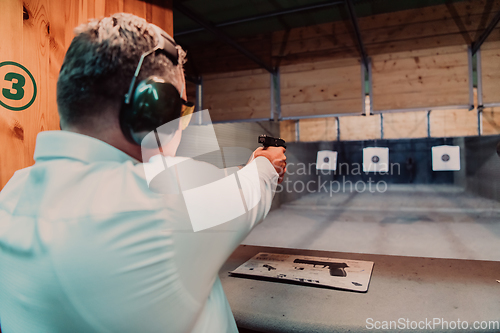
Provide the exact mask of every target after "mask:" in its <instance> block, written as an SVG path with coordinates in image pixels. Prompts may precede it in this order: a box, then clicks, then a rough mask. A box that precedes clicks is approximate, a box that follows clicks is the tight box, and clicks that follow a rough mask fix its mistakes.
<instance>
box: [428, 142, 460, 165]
mask: <svg viewBox="0 0 500 333" xmlns="http://www.w3.org/2000/svg"><path fill="white" fill-rule="evenodd" d="M459 170H460V147H459V146H435V147H432V171H459Z"/></svg>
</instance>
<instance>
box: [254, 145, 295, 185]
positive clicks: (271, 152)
mask: <svg viewBox="0 0 500 333" xmlns="http://www.w3.org/2000/svg"><path fill="white" fill-rule="evenodd" d="M285 152H286V149H285V148H283V147H267V148H262V147H259V148H257V149H256V150H255V151H254V152H253V158H256V157H259V156H263V157H265V158H267V159H268V160H269V161H270V162H271V164H272V165H273V166H274V169H275V170H276V172H277V173H278V175H279V179H278V184H280V183H281V182H282V181H283V177H284V176H285V172H286V156H285ZM253 158H250V160H252V159H253Z"/></svg>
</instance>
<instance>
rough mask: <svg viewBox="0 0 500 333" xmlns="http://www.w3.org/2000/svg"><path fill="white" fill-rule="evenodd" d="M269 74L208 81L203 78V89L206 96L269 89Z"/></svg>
mask: <svg viewBox="0 0 500 333" xmlns="http://www.w3.org/2000/svg"><path fill="white" fill-rule="evenodd" d="M270 87H271V78H270V74H269V73H266V74H258V75H247V76H234V77H231V78H220V79H210V77H208V76H207V77H204V79H203V88H204V90H205V91H206V93H207V94H210V95H212V94H223V93H230V92H236V91H245V90H256V89H270Z"/></svg>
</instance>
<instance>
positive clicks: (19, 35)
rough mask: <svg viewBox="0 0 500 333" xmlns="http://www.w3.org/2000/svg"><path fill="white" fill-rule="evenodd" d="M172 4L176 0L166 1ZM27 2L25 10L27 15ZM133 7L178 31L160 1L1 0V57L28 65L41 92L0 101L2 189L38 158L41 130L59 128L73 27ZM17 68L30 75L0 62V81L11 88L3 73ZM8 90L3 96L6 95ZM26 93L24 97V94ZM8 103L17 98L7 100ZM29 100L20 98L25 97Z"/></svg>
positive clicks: (136, 10)
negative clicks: (61, 84) (62, 77)
mask: <svg viewBox="0 0 500 333" xmlns="http://www.w3.org/2000/svg"><path fill="white" fill-rule="evenodd" d="M169 4H170V8H171V1H167V2H165V5H167V6H168V5H169ZM23 8H24V12H25V14H24V15H23ZM121 11H124V12H130V13H133V14H136V15H138V16H141V17H143V18H146V19H147V20H148V21H150V22H152V23H155V24H157V25H158V26H160V27H162V28H163V29H164V30H166V31H167V32H168V33H170V34H172V33H173V18H172V11H171V10H170V9H169V10H167V9H164V8H163V7H160V6H158V5H157V2H156V1H148V2H144V1H139V0H24V1H21V0H2V1H1V9H0V24H1V26H2V33H1V34H0V62H6V61H13V62H16V63H18V64H21V65H22V66H24V67H25V68H26V69H27V70H28V71H29V72H30V73H31V74H32V75H33V78H34V81H35V83H36V87H37V94H36V98H35V100H34V102H33V104H32V105H31V106H29V107H28V108H26V109H25V110H21V111H12V110H9V109H7V108H5V107H4V106H0V189H1V188H2V187H3V186H4V185H5V184H6V183H7V181H8V180H9V179H10V177H12V175H13V173H14V172H15V171H16V170H18V169H21V168H25V167H27V166H30V165H32V164H33V162H34V161H33V152H34V148H35V139H36V136H37V134H38V133H39V132H40V131H44V130H57V129H59V119H58V114H57V104H56V82H57V77H58V75H59V69H60V67H61V64H62V61H63V59H64V55H65V52H66V50H67V48H68V46H69V44H70V42H71V40H72V38H73V29H74V28H75V27H76V26H77V25H79V24H81V23H84V22H86V21H87V20H88V19H90V18H94V17H100V16H105V15H110V14H112V13H115V12H121ZM7 72H15V73H18V74H21V75H23V76H25V78H26V79H27V82H26V85H27V91H25V93H26V95H28V94H30V92H32V90H30V89H32V88H30V87H29V86H28V85H30V84H31V80H30V79H29V77H28V75H27V74H26V73H25V72H24V71H23V70H22V69H20V68H19V67H16V66H2V67H0V74H3V75H2V76H1V80H0V86H1V88H10V87H11V85H12V82H9V81H6V80H5V79H4V77H5V74H6V73H7ZM2 98H5V96H1V97H0V100H3V101H4V102H5V101H6V100H5V99H2ZM24 98H25V97H23V99H24ZM7 102H9V104H12V103H14V104H15V103H16V102H15V101H12V100H7ZM23 102H24V100H21V101H19V102H18V103H23Z"/></svg>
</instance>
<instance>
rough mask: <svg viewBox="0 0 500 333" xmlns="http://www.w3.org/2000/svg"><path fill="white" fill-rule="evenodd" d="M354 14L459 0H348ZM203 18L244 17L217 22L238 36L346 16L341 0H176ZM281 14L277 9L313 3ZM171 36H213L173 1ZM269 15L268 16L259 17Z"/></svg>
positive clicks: (184, 39)
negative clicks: (178, 8)
mask: <svg viewBox="0 0 500 333" xmlns="http://www.w3.org/2000/svg"><path fill="white" fill-rule="evenodd" d="M352 1H353V4H354V9H355V12H356V15H357V17H364V16H371V15H376V14H381V13H389V12H395V11H400V10H405V9H413V8H421V7H426V6H433V5H439V4H444V3H450V2H459V1H461V0H352ZM177 2H178V3H181V4H182V5H184V6H185V7H187V8H188V9H189V10H191V11H192V12H194V13H195V14H197V15H198V16H200V17H202V18H203V19H204V20H206V21H209V22H211V23H213V24H214V25H216V26H218V25H220V24H225V23H226V24H227V23H228V22H234V21H241V20H247V19H249V20H248V21H245V22H237V23H234V24H227V25H224V26H219V27H218V28H219V29H220V30H222V31H223V32H225V33H226V34H227V35H229V36H231V37H233V38H238V37H244V36H252V35H257V34H261V33H269V32H272V31H279V30H287V29H291V28H296V27H301V26H310V25H316V24H321V23H326V22H332V21H338V20H343V19H348V18H349V16H348V12H347V9H346V5H345V2H344V1H342V0H340V1H339V0H331V1H324V0H217V1H207V0H181V1H179V0H178V1H177ZM314 6H316V8H312V9H308V10H299V11H296V12H289V13H285V14H281V15H276V14H277V13H279V12H283V11H290V10H293V9H301V8H304V7H314ZM173 14H174V37H175V39H176V41H177V42H178V43H179V44H181V45H183V46H185V47H190V46H193V45H197V46H201V45H203V44H207V43H210V42H212V41H213V40H215V39H217V36H215V35H214V34H212V33H210V32H208V31H206V30H204V29H201V31H195V32H192V30H193V29H199V28H201V27H200V25H199V24H197V23H196V22H194V21H192V20H191V19H189V18H188V17H186V16H185V15H184V14H182V13H181V12H179V11H178V10H176V9H175V5H174V13H173ZM264 15H269V17H262V16H264Z"/></svg>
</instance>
